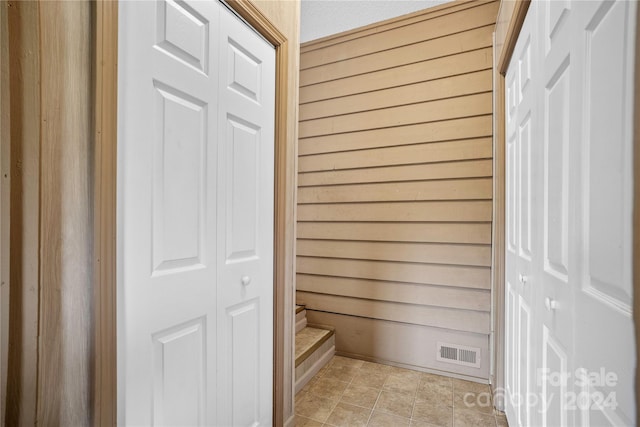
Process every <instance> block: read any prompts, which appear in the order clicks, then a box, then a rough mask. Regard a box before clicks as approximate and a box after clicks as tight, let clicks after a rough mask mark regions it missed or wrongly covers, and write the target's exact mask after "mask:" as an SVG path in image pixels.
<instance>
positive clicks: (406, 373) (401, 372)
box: [389, 366, 422, 380]
mask: <svg viewBox="0 0 640 427" xmlns="http://www.w3.org/2000/svg"><path fill="white" fill-rule="evenodd" d="M389 375H393V376H394V377H400V378H405V379H409V380H420V377H421V376H422V372H420V371H413V370H411V369H405V368H398V367H397V366H390V367H389Z"/></svg>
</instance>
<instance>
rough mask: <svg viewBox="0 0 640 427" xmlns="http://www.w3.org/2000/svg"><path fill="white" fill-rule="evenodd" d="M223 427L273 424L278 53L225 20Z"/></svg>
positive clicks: (221, 257) (221, 176) (221, 239)
mask: <svg viewBox="0 0 640 427" xmlns="http://www.w3.org/2000/svg"><path fill="white" fill-rule="evenodd" d="M220 42H221V44H220V62H219V68H220V78H219V96H220V104H219V109H218V123H219V128H218V141H219V145H218V198H219V200H220V203H219V205H218V236H219V238H218V266H219V269H218V338H219V340H220V341H219V344H218V345H219V346H220V348H221V349H222V351H221V352H220V357H219V358H218V373H219V376H218V391H219V393H218V407H219V408H220V411H219V415H218V425H221V426H252V425H265V424H270V423H271V406H272V405H271V393H272V389H271V388H272V376H273V344H272V342H273V335H272V333H273V327H272V322H273V297H272V293H273V191H274V182H273V167H274V144H273V142H274V108H273V107H274V105H275V90H274V81H275V50H274V48H273V47H272V46H271V45H269V44H268V43H267V42H266V41H264V40H263V39H261V38H260V37H257V36H256V34H255V33H254V32H253V31H252V30H251V29H250V28H249V27H247V26H246V25H245V24H244V23H243V22H241V21H240V20H239V19H238V18H236V17H235V16H234V15H233V14H232V13H231V12H229V11H228V10H224V13H223V14H222V19H221V20H220Z"/></svg>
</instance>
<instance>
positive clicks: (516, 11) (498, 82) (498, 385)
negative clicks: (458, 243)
mask: <svg viewBox="0 0 640 427" xmlns="http://www.w3.org/2000/svg"><path fill="white" fill-rule="evenodd" d="M507 1H511V0H501V4H500V12H502V11H503V10H504V9H503V6H504V3H505V2H507ZM530 3H531V2H530V0H516V4H515V5H514V7H513V9H511V8H510V9H509V10H510V11H511V16H510V17H509V16H507V17H503V16H500V12H499V13H498V20H497V22H498V24H497V25H504V24H506V25H507V28H506V30H504V29H496V34H497V33H502V32H504V34H505V39H504V40H494V42H495V44H496V46H498V45H499V46H501V49H500V51H499V52H495V53H494V61H495V62H494V106H495V112H494V123H495V126H494V135H495V139H494V148H493V180H494V183H493V185H494V187H493V188H494V191H493V229H492V240H493V255H492V259H493V279H492V289H493V327H494V340H493V349H492V351H493V354H494V367H493V373H494V378H493V379H492V381H491V387H492V390H493V393H494V396H496V399H495V400H494V405H495V407H496V408H497V409H499V410H501V411H503V410H504V402H503V400H502V399H503V398H504V393H501V392H500V393H497V392H498V391H501V390H503V389H504V387H505V384H504V369H505V364H504V352H505V347H504V345H505V344H504V330H505V283H504V280H505V270H504V268H505V162H506V158H505V139H506V136H505V130H504V128H505V120H506V117H505V105H504V95H505V74H506V72H507V66H508V65H509V61H510V59H511V56H512V55H513V50H514V49H515V46H516V42H517V41H518V36H519V35H520V30H521V29H522V25H523V24H524V19H525V17H526V15H527V10H528V9H529V5H530ZM499 30H501V31H499Z"/></svg>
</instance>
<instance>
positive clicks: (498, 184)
mask: <svg viewBox="0 0 640 427" xmlns="http://www.w3.org/2000/svg"><path fill="white" fill-rule="evenodd" d="M530 3H531V0H500V7H499V9H498V19H497V22H496V31H495V37H494V46H495V47H494V55H495V58H494V126H495V127H494V135H495V140H494V150H493V176H494V197H493V200H494V205H493V230H492V240H493V253H492V258H493V277H492V288H493V308H494V311H493V314H492V321H493V325H494V328H493V329H494V334H495V335H494V343H493V352H494V358H493V360H494V366H493V373H492V380H493V381H492V384H491V388H492V392H493V394H494V396H495V397H496V399H495V400H494V404H495V406H496V408H497V409H499V410H501V411H504V401H503V398H504V393H503V390H504V385H505V384H504V368H505V365H504V362H505V361H504V352H505V342H504V338H505V336H504V329H505V304H504V301H505V294H504V292H505V282H504V278H505V248H504V242H505V227H506V221H505V167H506V157H505V138H506V135H505V131H504V127H505V123H506V116H505V113H506V111H505V105H504V96H505V91H506V85H505V76H506V73H507V68H508V66H509V62H510V60H511V56H512V55H513V51H514V49H515V45H516V42H517V40H518V37H519V35H520V30H521V29H522V25H523V23H524V19H525V17H526V15H527V11H528V10H529V5H530ZM505 5H506V6H505ZM635 40H636V46H635V87H634V117H635V127H634V142H633V151H634V154H633V186H634V187H633V188H634V190H633V246H632V247H633V249H632V250H633V253H634V254H638V253H640V8H637V11H636V37H635ZM498 46H500V49H499V50H498V49H497V47H498ZM636 258H637V256H636ZM632 276H633V279H632V280H633V295H634V296H633V309H634V313H633V321H634V325H635V334H636V343H635V346H636V355H640V263H638V262H634V265H633V273H632ZM635 380H636V418H637V419H636V422H637V423H638V424H640V411H638V408H640V370H639V369H636V378H635ZM496 392H498V393H496Z"/></svg>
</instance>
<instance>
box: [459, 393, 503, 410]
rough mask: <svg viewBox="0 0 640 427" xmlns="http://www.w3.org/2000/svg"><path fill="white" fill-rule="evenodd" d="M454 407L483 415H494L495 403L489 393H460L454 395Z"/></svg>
mask: <svg viewBox="0 0 640 427" xmlns="http://www.w3.org/2000/svg"><path fill="white" fill-rule="evenodd" d="M453 407H454V408H456V409H468V410H472V411H476V412H482V413H483V414H491V415H493V403H492V401H491V394H490V393H488V392H486V391H485V392H482V393H472V392H470V391H469V392H466V393H463V392H458V393H454V395H453Z"/></svg>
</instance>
